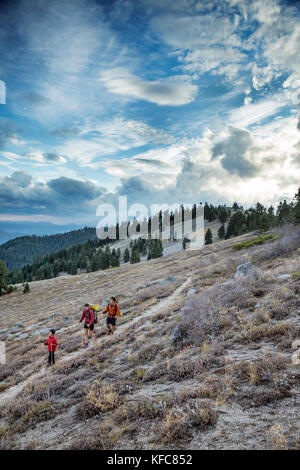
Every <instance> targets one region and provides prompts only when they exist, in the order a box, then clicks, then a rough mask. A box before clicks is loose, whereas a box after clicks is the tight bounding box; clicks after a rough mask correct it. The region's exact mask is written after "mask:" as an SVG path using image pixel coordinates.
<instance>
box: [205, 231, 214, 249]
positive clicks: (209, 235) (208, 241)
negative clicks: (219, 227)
mask: <svg viewBox="0 0 300 470" xmlns="http://www.w3.org/2000/svg"><path fill="white" fill-rule="evenodd" d="M212 242H213V238H212V233H211V230H210V228H208V229H207V232H206V234H205V245H210V244H211V243H212Z"/></svg>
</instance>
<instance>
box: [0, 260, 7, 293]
mask: <svg viewBox="0 0 300 470" xmlns="http://www.w3.org/2000/svg"><path fill="white" fill-rule="evenodd" d="M7 276H8V271H7V268H6V264H5V263H4V261H2V259H0V289H5V288H6V286H7Z"/></svg>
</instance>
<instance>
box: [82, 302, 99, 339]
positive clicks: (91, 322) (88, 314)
mask: <svg viewBox="0 0 300 470" xmlns="http://www.w3.org/2000/svg"><path fill="white" fill-rule="evenodd" d="M83 320H84V325H83V328H84V344H83V347H84V348H88V346H89V332H90V333H91V336H92V338H93V340H94V346H96V336H95V331H94V328H95V315H94V310H93V309H92V307H91V306H90V304H84V308H83V311H82V315H81V318H80V320H79V323H81V322H82V321H83Z"/></svg>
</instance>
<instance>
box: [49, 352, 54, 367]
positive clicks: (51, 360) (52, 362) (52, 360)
mask: <svg viewBox="0 0 300 470" xmlns="http://www.w3.org/2000/svg"><path fill="white" fill-rule="evenodd" d="M48 364H49V366H51V364H55V357H54V351H49V355H48Z"/></svg>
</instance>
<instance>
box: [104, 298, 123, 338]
mask: <svg viewBox="0 0 300 470" xmlns="http://www.w3.org/2000/svg"><path fill="white" fill-rule="evenodd" d="M105 313H107V317H106V326H107V332H106V334H107V335H113V334H114V332H115V329H116V319H117V317H118V316H119V315H120V309H119V304H118V302H117V299H116V298H115V297H111V298H110V301H109V302H108V304H107V306H106V309H105V310H104V311H103V314H105Z"/></svg>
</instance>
